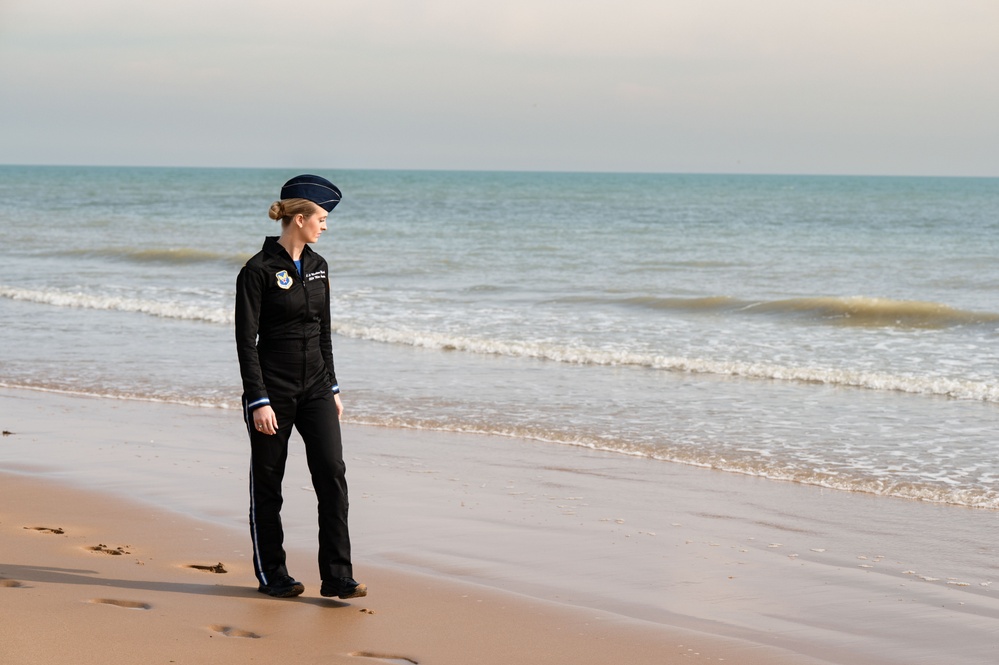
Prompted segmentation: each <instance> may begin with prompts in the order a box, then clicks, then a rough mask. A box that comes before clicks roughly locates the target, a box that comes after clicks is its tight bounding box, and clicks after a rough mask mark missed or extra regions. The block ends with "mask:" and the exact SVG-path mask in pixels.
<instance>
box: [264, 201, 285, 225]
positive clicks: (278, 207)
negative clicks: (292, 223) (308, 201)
mask: <svg viewBox="0 0 999 665" xmlns="http://www.w3.org/2000/svg"><path fill="white" fill-rule="evenodd" d="M267 216H268V217H270V218H271V219H273V220H275V221H276V220H279V219H281V218H282V217H284V205H282V203H281V202H280V201H275V202H274V203H272V204H271V209H270V210H268V211H267Z"/></svg>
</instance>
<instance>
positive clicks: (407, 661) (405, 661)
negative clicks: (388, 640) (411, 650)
mask: <svg viewBox="0 0 999 665" xmlns="http://www.w3.org/2000/svg"><path fill="white" fill-rule="evenodd" d="M347 655H348V656H354V657H356V658H372V659H374V660H377V661H379V662H382V663H392V664H393V665H419V663H418V662H417V661H416V660H413V659H412V658H406V657H405V656H387V655H385V654H380V653H372V652H370V651H355V652H353V653H349V654H347Z"/></svg>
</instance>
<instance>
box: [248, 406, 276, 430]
mask: <svg viewBox="0 0 999 665" xmlns="http://www.w3.org/2000/svg"><path fill="white" fill-rule="evenodd" d="M253 426H254V427H255V428H256V430H257V431H258V432H260V433H261V434H267V435H268V436H272V435H274V434H275V433H277V426H278V425H277V416H276V415H275V414H274V409H272V408H271V406H270V404H265V405H264V406H261V407H258V408H256V409H254V411H253Z"/></svg>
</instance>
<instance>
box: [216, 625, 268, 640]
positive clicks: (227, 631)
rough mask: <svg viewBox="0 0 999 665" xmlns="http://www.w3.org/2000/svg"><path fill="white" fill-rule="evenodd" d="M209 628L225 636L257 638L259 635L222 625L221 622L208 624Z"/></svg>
mask: <svg viewBox="0 0 999 665" xmlns="http://www.w3.org/2000/svg"><path fill="white" fill-rule="evenodd" d="M208 629H209V630H213V631H215V632H216V633H219V634H221V635H225V636H226V637H249V638H251V639H254V640H256V639H259V638H260V636H259V635H257V634H256V633H254V632H251V631H249V630H242V629H240V628H233V627H232V626H223V625H221V624H215V625H212V626H208Z"/></svg>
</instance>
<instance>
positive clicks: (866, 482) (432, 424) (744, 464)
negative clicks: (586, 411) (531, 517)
mask: <svg viewBox="0 0 999 665" xmlns="http://www.w3.org/2000/svg"><path fill="white" fill-rule="evenodd" d="M352 422H353V423H354V424H358V425H371V426H377V427H394V428H398V429H412V430H425V431H437V432H455V433H462V434H482V435H489V436H502V437H508V438H517V439H527V440H532V441H539V442H541V443H550V444H556V445H563V446H571V447H578V448H587V449H590V450H597V451H601V452H607V453H614V454H623V455H629V456H632V457H642V458H646V459H652V460H656V461H659V462H667V463H672V464H683V465H685V466H693V467H698V468H703V469H712V470H715V471H724V472H727V473H737V474H740V475H746V476H755V477H758V478H766V479H767V480H778V481H784V482H793V483H798V484H801V485H814V486H817V487H824V488H827V489H832V490H837V491H841V492H859V493H862V494H873V495H877V496H890V497H896V498H901V499H909V500H914V501H923V502H927V503H939V504H950V505H956V506H965V507H968V508H981V509H987V510H999V491H996V490H991V489H986V488H972V487H949V486H946V485H934V484H931V483H925V482H923V483H918V482H911V481H902V480H893V479H890V478H872V477H864V476H863V475H860V476H853V477H851V476H848V475H845V474H829V473H822V472H819V471H814V470H812V471H808V470H804V469H801V468H796V467H794V466H789V465H783V464H781V463H779V462H774V461H770V460H765V459H762V460H760V459H758V460H730V459H727V458H726V457H725V456H724V455H722V454H719V453H704V452H703V451H701V450H699V449H687V450H684V449H679V448H671V449H668V450H662V449H658V450H657V449H655V448H650V447H648V446H644V445H634V444H627V443H623V442H617V443H614V442H606V441H601V440H598V439H594V438H592V437H587V436H577V435H570V436H564V435H559V434H556V433H551V432H542V431H538V430H537V429H536V428H532V427H530V426H527V427H524V426H513V427H501V428H494V427H489V426H476V425H474V424H455V423H453V422H444V421H437V420H433V419H428V420H417V421H410V420H401V419H398V418H393V417H384V416H368V417H360V418H357V417H355V419H354V420H353V421H352Z"/></svg>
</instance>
